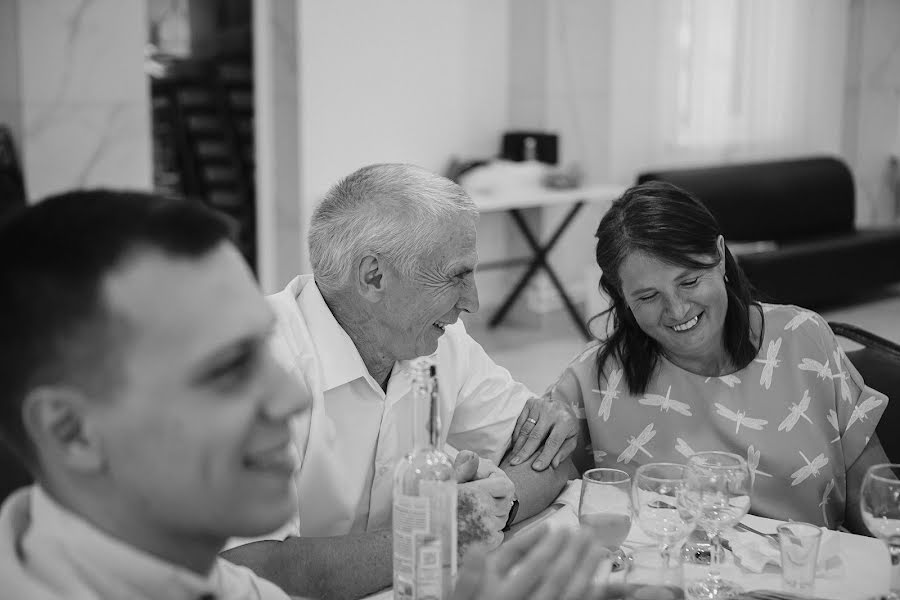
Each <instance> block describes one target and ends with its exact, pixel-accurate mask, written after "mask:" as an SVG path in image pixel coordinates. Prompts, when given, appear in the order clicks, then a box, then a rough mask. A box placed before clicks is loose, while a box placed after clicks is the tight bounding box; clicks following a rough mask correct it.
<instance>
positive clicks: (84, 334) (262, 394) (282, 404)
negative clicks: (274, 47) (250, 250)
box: [0, 191, 604, 600]
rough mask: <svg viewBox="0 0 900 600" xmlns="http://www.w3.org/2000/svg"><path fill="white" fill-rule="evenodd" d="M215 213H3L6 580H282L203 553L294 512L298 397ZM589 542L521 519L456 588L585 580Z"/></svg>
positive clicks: (180, 598) (575, 588)
mask: <svg viewBox="0 0 900 600" xmlns="http://www.w3.org/2000/svg"><path fill="white" fill-rule="evenodd" d="M226 232H227V228H226V227H225V225H224V224H223V223H222V222H221V221H220V220H219V219H217V218H215V217H213V216H212V215H211V214H210V213H208V212H207V211H205V210H203V209H201V208H199V207H197V206H196V205H193V204H190V203H187V202H184V201H178V200H166V199H162V198H159V197H156V196H152V195H148V194H141V193H130V192H107V191H92V192H76V193H70V194H66V195H62V196H58V197H54V198H50V199H48V200H46V201H44V202H42V203H40V204H38V205H36V206H33V207H30V208H28V209H26V210H24V211H22V212H21V213H20V214H18V215H17V216H15V217H13V218H11V219H10V220H9V221H7V222H5V223H4V224H3V225H0V256H2V257H3V259H2V264H0V310H2V314H3V319H2V320H0V389H3V390H4V394H3V396H2V398H0V438H2V441H3V442H5V443H6V444H8V445H9V446H10V447H11V448H12V449H13V450H14V451H15V452H16V453H17V454H18V455H19V456H20V457H21V458H22V459H23V460H24V462H25V463H26V464H27V465H28V467H29V469H30V470H31V472H32V473H33V474H34V476H35V478H36V480H37V482H38V483H37V484H36V485H34V486H32V487H30V488H26V489H22V490H20V491H18V492H16V493H15V494H13V495H12V496H11V497H10V498H9V499H8V500H7V501H6V502H5V503H4V505H3V507H2V509H0V582H2V586H3V587H2V590H3V594H2V595H3V597H4V598H6V597H9V598H28V599H29V600H45V599H62V598H81V599H120V598H129V599H136V600H144V599H146V600H151V599H158V600H162V599H166V600H173V599H174V600H202V599H204V598H217V599H219V600H238V599H278V600H282V599H286V598H287V596H286V595H285V594H284V593H283V592H282V591H281V590H279V589H278V588H277V587H275V586H274V585H272V584H271V583H269V582H267V581H265V580H263V579H260V578H259V577H257V576H256V575H254V574H253V573H252V572H251V571H249V570H248V569H246V568H243V567H237V566H235V565H233V564H231V563H229V562H227V561H225V560H222V559H219V558H217V554H218V552H219V550H220V549H221V547H222V545H223V544H224V542H225V540H226V538H228V537H230V536H235V535H238V536H250V535H257V534H260V533H263V532H266V531H270V530H272V529H274V528H275V527H278V526H279V525H281V524H282V523H283V522H285V521H286V520H287V519H288V518H290V517H292V516H293V515H294V514H296V510H297V508H296V506H297V505H296V496H295V494H294V493H293V492H294V486H293V485H292V481H291V476H292V471H293V469H294V467H295V460H294V457H293V453H292V452H291V443H290V439H291V438H290V435H291V434H290V430H289V420H290V419H291V418H292V417H293V416H295V415H302V414H303V413H304V412H306V411H308V408H309V406H308V404H306V398H307V396H305V395H303V394H301V393H300V391H299V390H298V389H297V387H296V383H295V382H294V380H293V379H292V378H290V377H288V376H287V374H286V373H285V372H284V370H283V369H282V368H281V367H280V366H278V365H277V363H276V362H275V361H274V359H273V357H272V355H271V353H270V351H269V346H268V337H269V334H270V331H271V328H272V321H273V315H272V311H271V310H270V308H269V307H268V306H267V305H266V303H265V301H264V300H263V298H262V296H260V295H259V292H258V290H257V289H256V287H255V284H254V282H253V280H252V276H251V274H250V272H249V270H248V269H247V267H246V265H245V264H244V263H243V261H242V260H241V258H240V256H239V254H238V252H237V250H236V249H235V248H234V246H233V245H232V244H231V243H229V242H228V241H227V238H226ZM160 297H163V298H165V302H160V301H159V298H160ZM313 498H314V496H313V497H312V498H305V499H301V502H302V501H305V500H312V499H313ZM603 553H604V550H603V548H602V547H601V546H600V545H599V544H598V543H597V542H596V541H595V540H591V539H590V537H589V536H587V535H584V534H581V535H575V534H572V533H569V532H565V531H554V532H547V531H540V530H536V531H533V532H529V533H527V534H525V535H523V536H521V537H519V538H517V539H516V540H514V541H512V542H511V543H510V544H507V545H505V546H504V547H503V548H501V549H500V550H499V551H497V552H494V553H492V554H491V555H489V556H486V557H480V558H481V560H477V561H472V563H471V564H470V565H468V566H466V567H465V568H463V570H462V571H461V572H460V579H459V581H460V583H459V587H458V590H457V592H456V593H455V595H454V598H458V599H459V600H463V599H469V600H472V599H474V600H497V599H499V598H526V597H529V598H531V597H534V598H548V597H561V595H566V596H567V597H572V598H582V597H589V596H592V595H593V594H595V593H600V592H599V590H597V589H596V588H595V587H594V586H593V584H592V576H593V574H594V571H595V570H596V566H597V564H598V563H599V562H600V561H601V559H602V555H603ZM517 565H520V566H521V567H522V568H520V569H513V567H515V566H517ZM293 568H295V569H302V568H303V565H294V566H293Z"/></svg>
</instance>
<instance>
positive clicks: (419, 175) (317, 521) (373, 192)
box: [226, 164, 577, 597]
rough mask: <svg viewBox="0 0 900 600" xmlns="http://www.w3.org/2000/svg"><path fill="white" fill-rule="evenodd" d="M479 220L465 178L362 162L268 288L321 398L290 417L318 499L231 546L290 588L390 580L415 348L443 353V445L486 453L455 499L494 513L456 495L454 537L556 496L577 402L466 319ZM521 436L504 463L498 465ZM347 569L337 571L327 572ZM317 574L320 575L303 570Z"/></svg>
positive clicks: (295, 363)
mask: <svg viewBox="0 0 900 600" xmlns="http://www.w3.org/2000/svg"><path fill="white" fill-rule="evenodd" d="M477 220H478V212H477V210H476V208H475V206H474V204H473V202H472V201H471V199H470V198H469V197H468V195H467V194H466V193H465V191H463V189H462V188H460V187H459V186H458V185H456V184H455V183H453V182H451V181H450V180H448V179H445V178H443V177H439V176H437V175H434V174H433V173H430V172H428V171H425V170H424V169H420V168H417V167H413V166H410V165H400V164H385V165H373V166H369V167H365V168H363V169H360V170H358V171H356V172H355V173H353V174H351V175H349V176H348V177H346V178H345V179H344V180H343V181H341V182H340V183H338V184H337V185H335V186H334V187H333V188H332V189H331V190H330V191H329V192H328V194H327V195H326V197H325V198H324V200H323V201H322V203H321V205H320V206H319V207H318V208H317V210H316V211H315V214H314V215H313V218H312V223H311V226H310V232H309V248H310V256H311V260H312V265H313V272H314V275H313V276H301V277H298V278H296V279H295V280H294V281H292V282H291V283H290V284H289V285H288V286H287V288H286V289H285V290H284V291H283V292H280V293H278V294H276V295H274V296H272V297H270V300H271V304H272V306H273V308H274V309H275V312H276V314H277V316H278V325H277V333H276V337H275V340H274V342H275V348H276V351H277V354H278V356H279V357H280V359H281V360H282V361H283V364H285V365H286V366H287V368H289V369H290V370H291V371H292V372H293V373H294V374H295V375H296V377H297V378H298V380H299V381H301V382H302V383H303V386H304V388H305V392H306V393H307V394H308V395H309V397H310V398H311V402H312V406H313V408H312V411H311V413H310V415H309V417H308V418H306V419H303V420H301V421H299V422H298V423H297V426H296V432H295V437H296V438H297V439H298V440H304V443H302V444H298V445H299V448H298V449H299V451H300V454H301V455H302V466H301V469H300V470H299V472H298V476H297V479H296V481H297V487H298V491H299V494H300V496H301V497H302V498H307V497H309V496H311V495H312V494H313V493H315V494H316V495H317V501H316V502H304V503H303V505H302V506H301V508H300V512H299V516H298V519H297V521H296V522H295V523H293V524H292V525H291V527H290V528H289V529H288V530H286V531H283V532H280V534H279V535H278V536H276V537H279V538H280V537H282V536H283V535H284V534H285V533H287V534H291V535H292V536H294V537H288V538H287V540H285V542H283V543H279V542H272V541H269V542H259V543H256V544H250V545H245V546H242V547H239V548H235V549H234V550H232V551H230V552H229V553H227V554H226V556H227V557H228V558H229V559H231V560H235V561H237V562H239V563H242V564H246V565H248V566H251V567H252V568H254V569H255V570H256V571H257V572H258V573H260V574H262V575H264V576H266V577H269V578H271V579H272V580H273V581H276V582H278V583H279V584H280V585H282V586H283V587H284V588H285V589H287V590H288V591H291V592H310V591H312V592H314V593H319V594H334V595H336V596H341V597H344V596H355V595H360V594H364V593H368V592H371V591H373V590H375V589H378V588H380V587H383V586H384V585H386V584H388V583H389V582H390V577H391V536H390V522H391V490H392V473H393V467H394V466H395V464H396V463H397V461H398V460H399V459H400V458H401V457H402V456H403V455H404V454H405V453H406V452H407V451H408V450H409V449H410V448H411V444H412V430H411V423H410V420H411V414H412V410H411V408H412V405H411V402H412V394H411V393H410V371H409V360H410V359H413V358H416V357H419V356H427V355H433V356H434V358H435V360H436V363H437V366H438V377H439V379H440V385H441V391H442V397H441V414H442V421H443V423H445V424H448V426H447V428H446V431H445V432H444V440H445V442H446V445H447V449H448V451H449V452H450V453H451V454H453V453H455V452H456V451H457V450H469V451H473V452H475V453H477V454H478V455H479V456H480V457H481V460H480V461H478V462H479V463H480V464H478V465H477V473H474V474H473V475H470V476H469V477H466V478H465V479H472V478H474V480H473V481H470V482H469V483H464V484H463V485H461V486H460V498H461V500H460V506H461V507H468V506H488V507H489V510H490V511H491V512H492V515H493V518H492V519H490V520H489V521H488V522H487V523H486V524H481V525H478V526H477V527H469V526H468V522H469V520H470V519H471V515H469V514H468V512H467V511H466V510H464V509H463V508H461V509H460V513H459V520H460V543H461V546H463V547H465V545H466V541H467V538H468V537H469V536H470V535H471V534H472V532H473V531H476V530H483V529H487V531H486V533H487V534H488V540H487V541H488V542H489V543H490V544H493V545H496V544H497V543H499V540H500V539H502V536H501V535H500V530H502V529H503V528H504V526H506V525H507V524H508V523H509V522H512V520H513V518H514V517H516V518H524V517H527V516H529V515H532V514H534V513H536V512H538V511H539V510H541V509H542V508H544V507H546V506H547V505H548V504H549V503H550V502H552V500H553V499H554V498H555V497H556V495H557V493H558V492H559V490H560V489H561V488H562V486H563V485H564V483H565V481H566V479H567V478H568V476H569V475H570V474H571V472H572V471H571V470H570V469H571V464H570V463H568V461H566V462H565V463H564V464H563V466H562V467H560V463H561V461H564V460H565V459H566V457H567V456H568V454H569V453H570V452H571V451H572V449H573V448H574V446H575V434H576V431H577V428H576V419H575V418H574V415H573V414H572V412H571V411H570V409H569V407H566V406H559V405H556V404H553V403H552V402H550V401H549V400H547V399H537V398H534V397H533V395H532V394H531V392H529V391H528V389H526V388H525V386H523V385H521V384H519V383H517V382H515V381H513V379H512V378H511V377H510V375H509V373H508V372H507V371H506V370H505V369H503V368H501V367H499V366H497V365H496V364H495V363H494V362H493V361H491V360H490V358H489V357H488V356H487V355H486V354H485V352H484V350H483V349H482V348H481V346H480V345H479V344H478V343H477V342H475V341H474V340H473V339H472V338H471V337H470V336H469V335H468V334H467V333H466V330H465V327H464V326H463V324H462V322H461V321H460V320H459V316H460V314H461V313H463V312H470V313H471V312H475V311H476V310H478V292H477V290H476V288H475V280H474V271H475V267H476V264H477V255H476V249H475V226H476V223H477ZM514 434H515V435H516V436H517V437H518V439H517V442H516V445H515V447H513V452H510V454H511V459H512V460H510V461H509V462H507V463H504V464H503V467H504V469H505V471H506V473H504V472H503V471H500V470H499V469H498V468H497V467H496V466H494V463H497V462H500V460H501V459H502V458H503V457H504V455H506V454H507V452H508V451H509V450H510V446H511V445H512V438H513V436H514ZM307 440H308V441H307ZM541 443H543V444H544V445H543V451H542V452H541V453H540V454H539V455H537V456H536V458H535V457H534V456H533V454H534V453H535V452H536V450H537V449H538V447H539V446H540V444H541ZM529 457H531V458H532V459H533V460H530V461H529V462H525V463H523V462H522V461H523V460H524V459H527V458H529ZM520 463H521V464H520ZM551 464H552V467H553V468H550V469H547V467H548V466H551ZM516 465H519V466H516ZM532 467H533V468H532ZM557 467H560V468H557ZM474 468H475V467H473V469H474ZM507 474H508V475H509V479H508V478H507ZM510 479H511V480H512V482H511V481H510ZM513 482H514V484H515V485H514V486H513ZM516 502H518V504H519V505H520V507H519V509H518V513H517V515H515V514H511V511H510V507H511V506H512V505H515V503H516ZM482 541H483V540H482ZM296 564H304V565H310V564H314V565H316V566H315V567H314V568H307V569H304V570H303V571H302V572H298V571H297V570H296V569H294V568H293V566H294V565H296ZM347 566H351V568H349V569H346V567H347ZM338 569H343V574H342V576H341V577H340V578H337V577H332V576H329V574H330V573H335V572H337V570H338ZM315 573H323V575H322V576H321V578H320V579H319V580H318V581H312V580H310V577H311V576H313V574H315ZM323 581H324V582H326V585H324V586H323V585H322V582H323Z"/></svg>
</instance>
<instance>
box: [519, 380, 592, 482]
mask: <svg viewBox="0 0 900 600" xmlns="http://www.w3.org/2000/svg"><path fill="white" fill-rule="evenodd" d="M577 436H578V419H576V418H575V414H574V412H573V411H572V409H571V407H569V406H568V405H567V404H564V403H563V402H561V401H559V400H553V398H552V397H550V396H544V397H543V398H531V399H530V400H528V401H527V402H526V403H525V408H523V409H522V414H520V415H519V419H518V420H517V421H516V427H515V429H513V449H512V453H511V454H512V460H510V464H512V465H518V464H519V463H521V462H522V461H523V460H525V459H527V458H528V457H529V456H531V455H532V454H534V453H535V451H537V449H538V448H539V447H540V446H541V444H544V447H543V450H542V451H541V453H540V455H538V457H537V458H536V459H535V460H534V462H532V463H531V466H532V468H533V469H534V470H536V471H543V470H544V469H546V468H547V466H548V465H550V464H551V462H552V464H553V468H554V469H555V468H556V467H558V466H559V463H561V462H562V461H564V460H565V459H566V458H568V456H569V455H570V454H572V451H573V450H575V445H576V443H577ZM545 440H546V442H545Z"/></svg>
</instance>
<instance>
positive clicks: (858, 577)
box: [369, 480, 891, 600]
mask: <svg viewBox="0 0 900 600" xmlns="http://www.w3.org/2000/svg"><path fill="white" fill-rule="evenodd" d="M580 489H581V481H580V480H573V481H570V482H569V484H568V486H567V488H566V490H564V491H563V493H562V494H560V496H559V498H558V503H557V504H554V505H553V506H551V507H549V508H547V509H546V510H544V511H543V512H541V513H540V514H538V515H536V516H534V517H532V518H531V519H528V520H526V521H523V522H522V523H519V524H517V525H516V526H515V527H514V528H513V531H512V532H510V534H509V536H515V535H518V534H519V533H521V532H522V531H527V530H528V529H529V528H531V527H534V526H535V525H537V524H538V523H542V522H545V521H546V522H548V523H549V524H550V526H551V527H577V526H578V496H579V491H580ZM743 522H744V523H746V524H747V525H749V526H751V527H753V528H754V529H757V530H759V531H763V532H774V531H775V527H776V526H777V525H778V524H779V523H780V522H779V521H774V520H772V519H765V518H762V517H755V516H752V515H748V516H746V517H744V519H743ZM837 535H838V536H839V539H840V557H841V560H842V562H843V566H842V568H840V569H836V570H832V571H830V572H829V575H828V576H827V577H821V576H820V577H817V578H816V584H815V590H814V592H813V593H814V595H815V596H816V597H817V598H833V599H835V600H869V599H871V598H875V597H879V596H881V595H884V594H887V592H888V589H889V587H890V562H891V561H890V556H889V555H888V551H887V548H886V547H885V545H884V543H882V542H881V541H880V540H877V539H875V538H870V537H865V536H861V535H853V534H851V533H842V532H838V533H837ZM652 544H653V542H652V541H651V539H650V538H649V537H647V536H646V535H645V534H644V533H643V531H641V530H640V528H639V527H638V525H637V524H636V523H635V524H633V525H632V527H631V532H630V533H629V534H628V539H627V540H626V542H625V544H624V545H625V546H626V547H632V548H634V547H638V546H645V545H652ZM706 569H707V567H706V566H703V565H694V564H687V563H686V564H685V569H684V580H685V582H689V581H692V580H695V579H702V578H703V577H704V575H705V574H706ZM614 576H615V575H614ZM722 576H723V577H725V578H727V579H731V580H733V581H737V582H738V583H740V584H741V585H742V586H743V587H744V589H745V590H747V591H750V590H761V589H766V590H781V589H784V588H783V587H782V583H781V569H780V568H779V567H776V566H774V565H771V564H770V565H767V566H766V568H765V569H764V570H763V572H762V573H751V572H749V571H746V570H744V569H741V568H740V567H739V566H738V565H736V564H735V563H734V561H733V560H732V557H731V555H730V553H729V556H728V558H727V559H726V564H725V565H724V567H723V569H722ZM369 598H370V599H373V600H375V599H377V600H387V599H389V598H392V592H391V590H385V591H383V592H381V593H379V594H375V595H374V596H370V597H369Z"/></svg>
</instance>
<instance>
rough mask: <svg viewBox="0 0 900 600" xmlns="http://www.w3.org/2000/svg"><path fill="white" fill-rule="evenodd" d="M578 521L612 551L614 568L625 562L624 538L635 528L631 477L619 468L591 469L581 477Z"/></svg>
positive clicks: (617, 569)
mask: <svg viewBox="0 0 900 600" xmlns="http://www.w3.org/2000/svg"><path fill="white" fill-rule="evenodd" d="M581 479H582V484H581V501H580V502H579V503H578V521H579V522H580V523H581V526H582V527H588V528H590V530H591V531H592V532H593V533H594V535H595V536H596V537H597V539H598V540H599V541H600V543H601V544H603V546H605V547H606V548H607V549H608V550H609V551H610V552H612V556H611V558H612V561H613V570H614V571H620V570H621V569H622V568H623V567H624V566H625V561H626V556H625V553H624V552H622V548H621V546H622V542H624V541H625V538H627V537H628V532H629V531H631V477H630V476H629V475H628V473H626V472H625V471H620V470H619V469H590V470H588V471H585V472H584V475H582V477H581Z"/></svg>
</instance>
